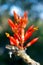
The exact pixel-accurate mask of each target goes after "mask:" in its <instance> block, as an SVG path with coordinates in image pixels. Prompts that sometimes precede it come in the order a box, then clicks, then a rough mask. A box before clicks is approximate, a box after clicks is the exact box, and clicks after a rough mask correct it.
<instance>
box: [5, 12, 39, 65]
mask: <svg viewBox="0 0 43 65" xmlns="http://www.w3.org/2000/svg"><path fill="white" fill-rule="evenodd" d="M27 22H28V16H27V12H24V15H23V16H22V17H20V16H18V15H17V14H16V12H15V11H14V22H13V21H12V20H11V19H8V24H9V26H10V27H11V29H12V31H13V36H11V35H10V34H9V33H7V32H6V33H5V34H6V36H7V37H8V39H9V40H10V45H6V48H7V49H9V50H10V51H11V52H10V57H11V55H12V54H15V55H17V56H19V57H21V58H22V59H23V60H24V61H25V62H26V63H27V65H40V63H38V62H36V61H34V60H33V59H31V58H30V56H29V55H27V53H26V49H27V47H30V46H31V45H33V44H34V43H35V42H37V41H38V39H39V38H38V37H37V38H34V39H33V40H31V41H30V42H28V43H27V44H26V45H25V42H26V41H27V40H28V39H29V38H30V37H31V36H32V34H33V33H34V32H35V31H36V30H38V27H35V26H34V25H32V26H30V27H29V28H28V30H27V31H26V32H25V28H26V25H27Z"/></svg>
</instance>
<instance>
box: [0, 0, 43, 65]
mask: <svg viewBox="0 0 43 65" xmlns="http://www.w3.org/2000/svg"><path fill="white" fill-rule="evenodd" d="M13 11H16V13H17V14H18V15H19V16H22V15H23V13H24V11H28V18H29V21H28V25H27V27H26V30H27V29H28V27H29V26H31V25H32V24H34V25H35V26H38V27H39V30H38V31H36V32H35V33H34V34H33V35H32V37H31V38H30V39H29V40H28V41H30V40H31V39H33V38H35V37H39V40H38V42H37V43H36V44H34V45H32V46H31V47H29V48H27V51H26V53H27V54H29V55H30V57H31V58H33V59H34V60H36V61H37V62H39V63H40V64H41V65H43V0H0V65H20V64H21V65H26V63H24V62H23V60H22V59H20V58H18V57H16V56H14V55H12V58H11V59H10V57H9V53H8V52H9V50H7V49H6V48H5V46H6V45H7V44H9V40H8V39H7V37H6V36H5V32H8V33H10V34H11V35H12V34H13V33H12V30H11V28H10V27H9V25H8V18H11V19H12V20H14V17H13Z"/></svg>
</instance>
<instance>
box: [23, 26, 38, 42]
mask: <svg viewBox="0 0 43 65" xmlns="http://www.w3.org/2000/svg"><path fill="white" fill-rule="evenodd" d="M36 30H38V27H34V26H33V25H32V26H31V27H30V28H29V29H28V30H27V32H26V34H25V37H24V40H25V41H26V40H27V39H29V38H30V37H31V36H32V34H33V32H35V31H36Z"/></svg>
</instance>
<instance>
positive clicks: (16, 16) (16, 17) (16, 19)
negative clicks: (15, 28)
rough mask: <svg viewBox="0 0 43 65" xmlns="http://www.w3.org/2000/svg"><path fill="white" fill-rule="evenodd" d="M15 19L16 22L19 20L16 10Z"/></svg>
mask: <svg viewBox="0 0 43 65" xmlns="http://www.w3.org/2000/svg"><path fill="white" fill-rule="evenodd" d="M14 19H15V21H16V22H18V19H19V16H18V15H17V14H16V12H15V11H14Z"/></svg>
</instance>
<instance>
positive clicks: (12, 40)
mask: <svg viewBox="0 0 43 65" xmlns="http://www.w3.org/2000/svg"><path fill="white" fill-rule="evenodd" d="M6 36H7V37H8V38H9V40H10V44H11V45H15V46H17V45H18V42H17V41H16V40H15V39H14V37H13V36H10V35H9V33H6Z"/></svg>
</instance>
